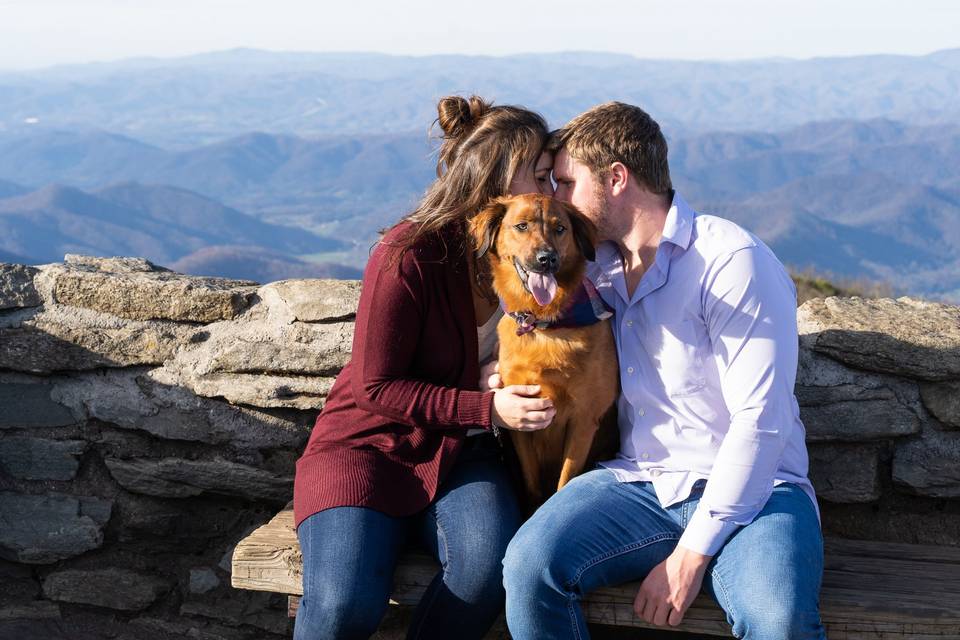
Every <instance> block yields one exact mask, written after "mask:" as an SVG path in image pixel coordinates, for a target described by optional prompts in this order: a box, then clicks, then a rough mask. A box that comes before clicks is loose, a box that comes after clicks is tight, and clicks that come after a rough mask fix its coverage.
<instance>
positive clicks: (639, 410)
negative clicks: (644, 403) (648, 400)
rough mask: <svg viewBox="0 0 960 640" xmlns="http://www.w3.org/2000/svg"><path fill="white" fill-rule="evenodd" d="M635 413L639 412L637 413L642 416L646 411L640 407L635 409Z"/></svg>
mask: <svg viewBox="0 0 960 640" xmlns="http://www.w3.org/2000/svg"><path fill="white" fill-rule="evenodd" d="M637 413H639V414H640V416H641V417H642V416H643V414H645V413H646V411H644V410H643V407H640V408H639V409H637Z"/></svg>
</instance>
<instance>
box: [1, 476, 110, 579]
mask: <svg viewBox="0 0 960 640" xmlns="http://www.w3.org/2000/svg"><path fill="white" fill-rule="evenodd" d="M110 508H111V502H110V501H109V500H102V499H100V498H91V497H86V496H79V497H78V496H68V495H63V494H47V495H42V496H31V495H22V494H19V493H9V492H2V493H0V557H4V558H7V559H9V560H14V561H16V562H25V563H28V564H51V563H53V562H56V561H58V560H63V559H65V558H71V557H73V556H76V555H80V554H81V553H83V552H85V551H89V550H91V549H96V548H98V547H99V546H100V545H101V544H103V527H104V525H106V523H107V520H109V519H110Z"/></svg>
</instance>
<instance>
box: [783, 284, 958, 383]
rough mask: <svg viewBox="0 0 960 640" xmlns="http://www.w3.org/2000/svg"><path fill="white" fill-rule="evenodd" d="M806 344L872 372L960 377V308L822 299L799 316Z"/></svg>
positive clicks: (924, 377) (901, 301) (905, 300)
mask: <svg viewBox="0 0 960 640" xmlns="http://www.w3.org/2000/svg"><path fill="white" fill-rule="evenodd" d="M797 328H798V330H799V333H800V335H801V341H802V343H803V344H805V345H807V346H809V347H810V348H812V349H815V350H817V351H820V352H822V353H825V354H827V355H829V356H830V357H831V358H835V359H836V360H839V361H841V362H844V363H846V364H848V365H850V366H853V367H857V368H859V369H866V370H869V371H879V372H882V373H893V374H898V375H906V376H910V377H914V378H918V379H921V380H933V381H936V380H948V379H950V378H957V377H960V307H954V306H950V305H946V304H938V303H934V302H924V301H922V300H914V299H911V298H899V299H897V300H890V299H872V300H863V299H860V298H837V297H831V298H826V299H823V298H818V299H814V300H809V301H807V302H805V303H804V304H803V305H802V306H801V307H800V309H799V310H798V312H797Z"/></svg>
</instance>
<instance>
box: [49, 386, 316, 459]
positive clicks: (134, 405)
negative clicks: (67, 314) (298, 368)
mask: <svg viewBox="0 0 960 640" xmlns="http://www.w3.org/2000/svg"><path fill="white" fill-rule="evenodd" d="M158 374H159V370H150V371H145V370H143V369H125V370H107V371H103V372H98V373H97V374H96V375H81V376H76V377H72V378H68V379H61V380H58V381H57V383H56V385H55V387H54V390H53V392H52V396H53V399H54V400H56V401H58V402H60V403H61V404H63V405H64V406H66V407H69V408H70V409H71V410H72V411H73V412H74V413H75V414H77V415H81V416H85V417H90V418H96V419H98V420H102V421H104V422H109V423H112V424H114V425H116V426H118V427H122V428H125V429H136V430H142V431H146V432H148V433H151V434H153V435H155V436H157V437H160V438H167V439H172V440H188V441H193V442H206V443H208V444H228V443H229V444H232V445H235V446H238V447H250V448H269V447H283V446H288V447H294V448H298V447H301V446H303V443H304V442H305V441H306V438H307V436H308V434H309V431H310V427H311V425H312V422H313V418H314V417H315V416H311V415H309V414H306V413H302V412H297V411H292V410H284V409H255V408H250V407H236V406H233V405H230V404H228V403H226V402H223V401H221V400H214V399H209V398H201V397H198V396H197V395H195V394H194V393H193V392H191V391H190V390H189V389H186V388H184V387H182V386H178V385H175V384H164V383H163V382H162V380H163V379H164V378H163V377H162V376H159V375H158Z"/></svg>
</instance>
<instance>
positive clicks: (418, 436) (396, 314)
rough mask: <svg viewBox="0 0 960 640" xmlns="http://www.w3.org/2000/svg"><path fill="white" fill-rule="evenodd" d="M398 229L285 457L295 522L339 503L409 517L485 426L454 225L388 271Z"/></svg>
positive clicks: (376, 257) (372, 267) (485, 403)
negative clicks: (332, 376)
mask: <svg viewBox="0 0 960 640" xmlns="http://www.w3.org/2000/svg"><path fill="white" fill-rule="evenodd" d="M407 231H409V225H408V224H406V223H404V224H401V225H398V226H397V227H394V228H393V229H392V230H391V231H390V232H388V233H387V235H386V236H385V238H384V239H383V241H381V243H379V244H378V245H377V247H376V249H374V251H373V253H372V255H371V256H370V260H369V262H368V263H367V267H366V269H365V270H364V274H363V289H362V291H361V293H360V304H359V306H358V308H357V320H356V329H355V333H354V338H353V355H352V358H351V360H350V362H349V363H348V364H347V365H346V366H345V367H344V368H343V370H342V371H341V372H340V375H339V376H337V380H336V382H335V383H334V385H333V388H332V389H331V390H330V393H329V395H328V397H327V403H326V405H325V406H324V408H323V411H322V412H321V413H320V415H319V416H318V417H317V421H316V423H315V424H314V427H313V432H312V433H311V434H310V440H309V442H308V443H307V447H306V450H305V451H304V453H303V455H302V456H301V457H300V459H299V460H297V470H296V475H295V478H294V489H293V511H294V517H295V521H296V524H297V526H299V525H300V523H301V522H302V521H303V520H304V519H306V518H307V517H309V516H311V515H313V514H314V513H317V512H318V511H322V510H324V509H329V508H331V507H339V506H356V507H369V508H371V509H375V510H377V511H380V512H383V513H385V514H387V515H391V516H405V515H410V514H413V513H416V512H418V511H421V510H422V509H424V508H425V507H426V506H427V505H428V504H430V502H431V501H432V500H433V498H434V496H435V495H436V492H437V487H438V486H439V484H440V483H441V482H442V481H443V479H444V477H445V476H446V475H447V473H448V472H449V471H450V468H451V466H452V465H453V462H454V460H455V459H456V457H457V453H458V452H459V451H460V448H461V446H462V445H463V438H464V436H465V434H466V431H467V429H468V428H473V427H480V428H487V429H489V428H490V412H491V410H492V405H493V393H492V392H489V391H488V392H481V391H478V384H479V380H480V366H479V364H478V362H477V359H478V355H477V349H478V346H477V330H476V328H477V324H476V317H475V314H474V310H473V299H472V297H471V293H470V282H469V275H468V272H467V264H466V259H465V257H464V255H463V246H464V235H463V229H462V226H461V225H456V226H455V227H451V228H449V229H447V230H445V231H444V232H442V233H441V234H436V235H432V236H429V237H426V238H423V239H421V240H419V241H417V243H415V244H414V245H413V247H411V249H409V250H408V251H406V253H405V254H404V256H403V259H402V260H400V261H399V263H398V262H397V261H396V260H395V259H394V258H395V257H396V254H397V252H398V249H397V248H396V246H389V245H388V244H387V243H390V242H396V241H397V239H398V237H400V235H401V234H403V233H405V232H407Z"/></svg>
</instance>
